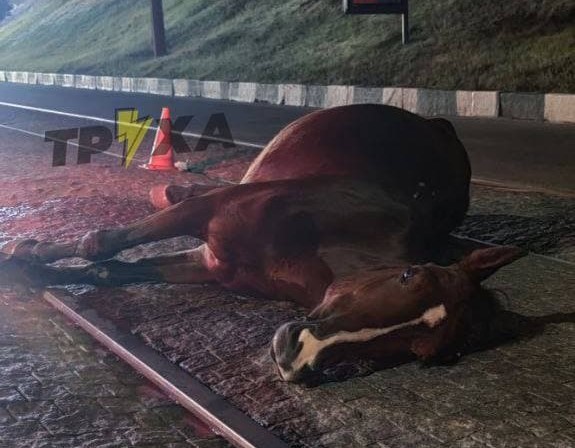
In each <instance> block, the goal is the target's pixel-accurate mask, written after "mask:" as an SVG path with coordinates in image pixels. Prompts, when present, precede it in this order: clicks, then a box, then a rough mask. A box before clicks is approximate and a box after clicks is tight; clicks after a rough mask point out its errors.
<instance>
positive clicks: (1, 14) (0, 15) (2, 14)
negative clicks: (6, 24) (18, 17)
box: [0, 0, 12, 20]
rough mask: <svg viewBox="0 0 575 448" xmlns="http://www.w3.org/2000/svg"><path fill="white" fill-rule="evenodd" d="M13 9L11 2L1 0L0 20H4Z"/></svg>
mask: <svg viewBox="0 0 575 448" xmlns="http://www.w3.org/2000/svg"><path fill="white" fill-rule="evenodd" d="M11 9H12V4H11V3H10V1H9V0H0V20H4V19H5V18H6V16H7V15H8V13H9V12H10V10H11Z"/></svg>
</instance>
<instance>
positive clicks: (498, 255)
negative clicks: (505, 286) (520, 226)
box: [460, 246, 527, 282]
mask: <svg viewBox="0 0 575 448" xmlns="http://www.w3.org/2000/svg"><path fill="white" fill-rule="evenodd" d="M525 255H527V253H526V252H525V251H524V250H523V249H519V248H518V247H511V246H501V247H490V248H488V249H477V250H474V251H473V252H471V254H469V255H467V256H466V257H465V258H464V259H463V260H461V262H460V265H461V267H462V268H463V269H464V270H465V271H467V273H468V274H469V275H470V276H471V277H472V278H473V279H475V280H478V281H480V282H482V281H483V280H485V279H486V278H488V277H490V276H491V275H493V274H495V272H497V270H498V269H499V268H501V267H503V266H506V265H508V264H509V263H513V262H514V261H515V260H518V259H519V258H521V257H524V256H525Z"/></svg>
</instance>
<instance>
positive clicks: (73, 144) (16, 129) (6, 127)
mask: <svg viewBox="0 0 575 448" xmlns="http://www.w3.org/2000/svg"><path fill="white" fill-rule="evenodd" d="M0 128H4V129H8V130H10V131H15V132H21V133H22V134H26V135H32V136H34V137H40V138H41V139H42V140H43V139H44V134H38V133H37V132H33V131H28V130H26V129H20V128H15V127H13V126H8V125H7V124H2V123H0ZM50 141H51V142H54V141H58V142H61V143H65V142H66V141H65V140H58V139H53V140H50ZM67 142H68V145H70V146H75V147H76V148H84V149H89V150H91V149H93V148H90V147H88V146H81V145H79V144H78V143H76V142H74V141H72V140H67ZM100 154H102V155H106V156H110V157H116V158H118V159H123V158H124V156H121V155H118V154H114V153H111V152H108V151H106V152H102V153H100ZM134 160H137V161H139V162H146V161H147V159H136V158H134Z"/></svg>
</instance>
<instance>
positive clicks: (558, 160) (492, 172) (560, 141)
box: [0, 83, 575, 192]
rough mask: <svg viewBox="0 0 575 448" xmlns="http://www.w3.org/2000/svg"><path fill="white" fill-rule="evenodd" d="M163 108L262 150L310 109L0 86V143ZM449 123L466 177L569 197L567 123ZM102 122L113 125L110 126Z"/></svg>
mask: <svg viewBox="0 0 575 448" xmlns="http://www.w3.org/2000/svg"><path fill="white" fill-rule="evenodd" d="M5 103H9V104H17V105H22V106H26V108H25V109H23V108H17V107H14V106H9V105H7V104H5ZM163 106H169V107H170V109H171V111H172V117H173V118H176V117H178V116H182V115H193V116H194V119H193V120H192V121H191V123H190V124H189V126H188V127H187V128H186V131H187V132H188V133H190V134H201V133H202V131H203V130H204V127H205V125H206V123H207V122H208V120H209V117H210V116H211V115H212V114H214V113H224V114H225V116H226V119H227V121H228V123H229V126H230V130H231V132H232V135H233V137H234V139H235V140H236V142H238V141H240V142H245V143H249V144H251V145H252V147H253V148H254V150H257V147H258V146H263V145H265V144H266V143H267V142H268V141H269V140H270V139H271V138H272V137H273V136H274V135H275V134H276V133H277V132H278V131H279V130H280V129H281V128H282V127H284V126H285V125H286V124H288V123H289V122H291V121H293V120H295V119H296V118H298V117H300V116H302V115H304V114H306V113H309V112H310V111H311V110H312V109H308V108H297V107H286V106H275V105H268V104H243V103H234V102H230V101H216V100H207V99H203V98H172V97H162V96H155V95H146V94H128V93H118V92H101V91H90V90H77V89H67V88H59V87H46V86H26V85H18V84H9V83H0V137H1V136H2V134H3V133H5V132H11V133H13V132H20V133H21V134H22V138H27V139H30V138H33V139H37V141H38V145H39V146H42V147H44V148H46V147H47V145H48V144H47V143H45V142H44V141H43V136H44V132H45V131H48V130H53V129H61V128H65V127H75V126H85V125H87V124H91V125H93V124H98V123H97V122H95V121H93V120H91V119H86V118H80V117H76V116H69V115H68V116H65V115H62V114H60V115H54V114H51V113H49V112H46V111H38V110H31V109H30V108H36V109H50V110H54V111H58V112H64V113H67V114H75V115H82V116H88V117H98V118H100V119H103V120H109V121H113V120H114V116H115V111H116V109H119V108H132V107H134V108H137V109H138V110H139V112H140V116H144V115H151V116H154V117H158V116H159V114H160V111H161V108H162V107H163ZM450 120H451V121H452V122H453V124H454V125H455V128H456V129H457V132H458V135H459V137H460V138H461V140H462V141H463V143H464V145H465V146H466V148H467V150H468V152H469V156H470V158H471V162H472V168H473V173H474V177H476V178H479V179H485V180H492V181H496V182H502V183H506V184H510V185H524V186H533V187H537V188H548V189H553V190H563V191H570V192H575V125H566V124H550V123H538V122H527V121H515V120H507V119H473V118H450ZM100 124H101V123H100ZM105 124H106V125H107V126H109V127H111V128H112V127H113V124H111V123H105Z"/></svg>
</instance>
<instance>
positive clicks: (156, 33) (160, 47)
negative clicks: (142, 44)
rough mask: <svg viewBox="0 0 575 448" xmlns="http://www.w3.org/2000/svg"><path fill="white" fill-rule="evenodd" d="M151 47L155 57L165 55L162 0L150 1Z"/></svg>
mask: <svg viewBox="0 0 575 448" xmlns="http://www.w3.org/2000/svg"><path fill="white" fill-rule="evenodd" d="M152 46H153V47H154V55H155V56H156V57H158V56H164V55H165V54H166V32H165V29H164V9H163V7H162V0H152Z"/></svg>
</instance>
